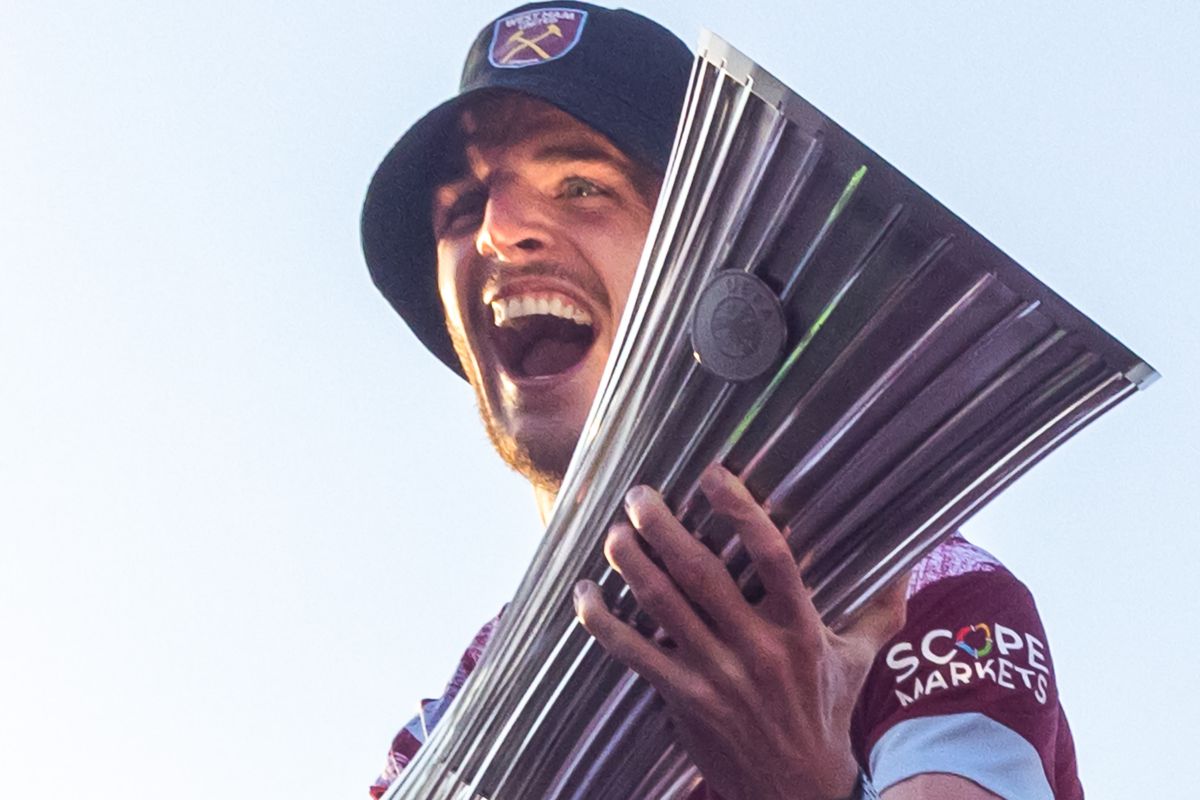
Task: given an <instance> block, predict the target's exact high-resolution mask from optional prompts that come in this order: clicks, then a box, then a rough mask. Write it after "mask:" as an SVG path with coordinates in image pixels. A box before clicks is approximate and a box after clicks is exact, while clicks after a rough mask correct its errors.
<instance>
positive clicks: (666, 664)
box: [574, 581, 677, 691]
mask: <svg viewBox="0 0 1200 800" xmlns="http://www.w3.org/2000/svg"><path fill="white" fill-rule="evenodd" d="M574 600H575V615H576V616H577V617H578V618H579V621H580V623H581V624H582V625H583V627H584V628H585V629H586V630H587V632H588V633H590V634H591V635H592V636H594V637H596V641H598V642H599V643H600V645H601V646H602V647H603V648H604V649H605V650H606V651H608V653H609V655H611V656H612V657H613V658H615V659H617V660H618V661H620V662H621V663H623V664H625V665H626V666H627V667H629V668H630V669H632V670H633V671H634V672H636V673H638V674H639V675H641V676H642V677H643V678H645V679H646V680H648V681H650V682H651V683H652V684H654V685H655V686H656V687H658V688H659V691H662V690H663V687H667V686H671V685H673V681H674V680H675V678H676V673H677V669H676V667H675V665H674V664H672V662H671V660H670V658H669V657H668V656H667V655H666V653H664V652H663V651H662V650H660V649H658V647H656V646H655V645H654V644H653V643H651V642H650V641H648V640H647V639H645V638H643V637H642V635H641V634H639V633H638V632H637V631H635V630H634V629H633V628H631V627H629V626H628V625H626V624H625V623H623V622H621V620H619V619H617V618H616V617H615V616H613V614H612V612H611V611H609V610H608V606H607V605H605V603H604V595H603V594H602V593H601V591H600V587H599V586H597V585H596V584H595V583H593V582H592V581H579V583H577V584H575V597H574Z"/></svg>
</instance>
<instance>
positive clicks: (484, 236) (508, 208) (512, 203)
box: [475, 181, 551, 264]
mask: <svg viewBox="0 0 1200 800" xmlns="http://www.w3.org/2000/svg"><path fill="white" fill-rule="evenodd" d="M550 244H551V241H550V226H549V224H548V221H547V219H546V217H545V214H544V213H543V210H542V208H541V205H540V202H539V198H538V197H536V196H535V194H534V193H533V192H531V191H529V190H527V189H525V188H524V187H522V186H520V185H519V184H517V183H516V182H515V181H506V182H504V183H503V184H502V185H498V186H493V187H492V189H491V191H489V193H488V199H487V203H486V205H485V206H484V210H483V220H482V222H481V223H480V226H479V233H478V235H477V236H476V237H475V249H476V251H478V252H479V255H481V256H484V257H485V258H491V259H495V260H497V261H501V262H510V263H514V264H519V263H521V262H522V261H525V260H529V259H532V258H537V257H539V256H540V255H542V251H543V250H545V249H547V248H548V247H549V246H550Z"/></svg>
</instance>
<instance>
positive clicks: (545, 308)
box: [492, 294, 592, 328]
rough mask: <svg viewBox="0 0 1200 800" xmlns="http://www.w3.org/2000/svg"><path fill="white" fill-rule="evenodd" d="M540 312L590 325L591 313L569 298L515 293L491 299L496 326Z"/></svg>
mask: <svg viewBox="0 0 1200 800" xmlns="http://www.w3.org/2000/svg"><path fill="white" fill-rule="evenodd" d="M534 314H542V315H547V316H552V317H559V318H561V319H569V320H571V321H572V322H574V323H576V324H577V325H591V324H592V315H591V314H589V313H588V312H586V311H584V310H583V309H582V308H578V307H577V306H576V305H575V304H574V303H572V302H571V301H570V300H567V299H564V298H563V297H561V296H559V295H553V296H545V295H543V296H534V295H527V294H526V295H517V296H516V297H505V298H500V299H499V300H493V301H492V316H493V317H494V319H495V323H496V327H498V328H499V327H503V326H504V325H507V324H509V323H511V322H512V321H513V320H517V319H520V318H521V317H529V316H533V315H534Z"/></svg>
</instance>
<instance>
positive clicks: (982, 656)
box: [887, 622, 1050, 707]
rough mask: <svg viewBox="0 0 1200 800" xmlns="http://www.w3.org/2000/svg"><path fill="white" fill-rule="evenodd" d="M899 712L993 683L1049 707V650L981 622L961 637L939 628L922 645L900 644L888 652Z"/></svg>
mask: <svg viewBox="0 0 1200 800" xmlns="http://www.w3.org/2000/svg"><path fill="white" fill-rule="evenodd" d="M887 665H888V667H890V668H891V670H892V671H893V672H894V673H895V678H896V689H895V692H896V698H897V699H898V700H899V701H900V706H901V707H904V706H907V705H909V704H911V703H915V702H917V701H918V700H920V699H921V698H922V697H927V696H928V695H931V694H934V693H935V692H939V691H942V690H945V689H951V688H954V687H958V686H968V685H970V684H972V683H977V682H980V681H988V682H991V683H994V684H995V685H997V686H1000V687H1001V688H1004V689H1009V690H1011V691H1014V692H1029V693H1031V694H1032V695H1033V697H1034V699H1035V700H1037V702H1039V703H1041V704H1043V705H1045V703H1046V700H1047V698H1048V693H1049V686H1050V666H1049V665H1048V664H1047V663H1046V645H1045V643H1044V642H1042V640H1040V639H1038V638H1037V637H1036V636H1034V635H1033V634H1030V633H1021V632H1019V631H1016V630H1014V629H1012V628H1009V627H1006V626H1004V625H1001V624H1000V623H998V622H997V623H994V624H991V625H989V624H988V623H986V622H977V623H974V624H972V625H964V626H962V627H961V628H959V629H958V630H957V631H954V630H950V629H947V628H934V629H933V630H931V631H929V632H928V633H926V634H925V635H924V636H923V637H921V640H920V641H913V642H897V643H896V644H894V645H892V647H891V649H890V650H888V652H887Z"/></svg>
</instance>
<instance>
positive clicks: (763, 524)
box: [700, 464, 820, 625]
mask: <svg viewBox="0 0 1200 800" xmlns="http://www.w3.org/2000/svg"><path fill="white" fill-rule="evenodd" d="M700 488H701V490H703V492H704V495H705V497H707V498H708V502H709V504H710V505H711V506H712V509H713V511H714V512H715V513H717V514H719V515H720V516H722V517H725V518H727V519H730V520H732V521H733V522H734V525H735V530H736V531H737V535H738V538H740V539H741V541H742V545H743V546H744V547H745V548H746V551H747V552H748V553H749V554H750V558H751V559H753V561H754V567H755V569H756V570H757V571H758V577H759V579H760V580H761V581H762V584H763V588H764V589H766V591H767V596H768V597H769V598H772V601H773V602H774V603H775V604H777V605H778V606H780V607H781V608H783V609H784V610H785V611H786V612H788V613H789V615H791V616H794V617H796V618H797V619H798V620H799V621H803V622H808V623H811V624H814V625H815V624H817V623H819V622H820V617H819V615H818V614H817V611H816V609H815V608H814V607H813V605H812V600H811V599H810V597H809V592H808V589H807V588H806V587H805V586H804V582H803V581H802V580H801V578H800V569H799V567H797V566H796V561H795V558H794V557H793V556H792V551H791V548H790V547H788V543H787V540H786V539H785V538H784V537H783V534H782V533H780V532H779V528H777V527H775V523H774V522H772V521H771V518H770V517H769V516H767V512H765V511H763V509H762V506H760V505H759V504H758V501H756V500H755V499H754V496H753V495H751V494H750V491H749V490H748V489H747V488H746V486H745V484H743V483H742V482H741V481H740V480H738V478H737V477H736V476H735V475H733V473H731V472H730V471H729V470H727V469H725V468H724V467H722V466H721V465H720V464H713V465H711V466H709V467H708V468H707V469H706V470H705V471H704V473H703V474H702V475H701V476H700Z"/></svg>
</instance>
